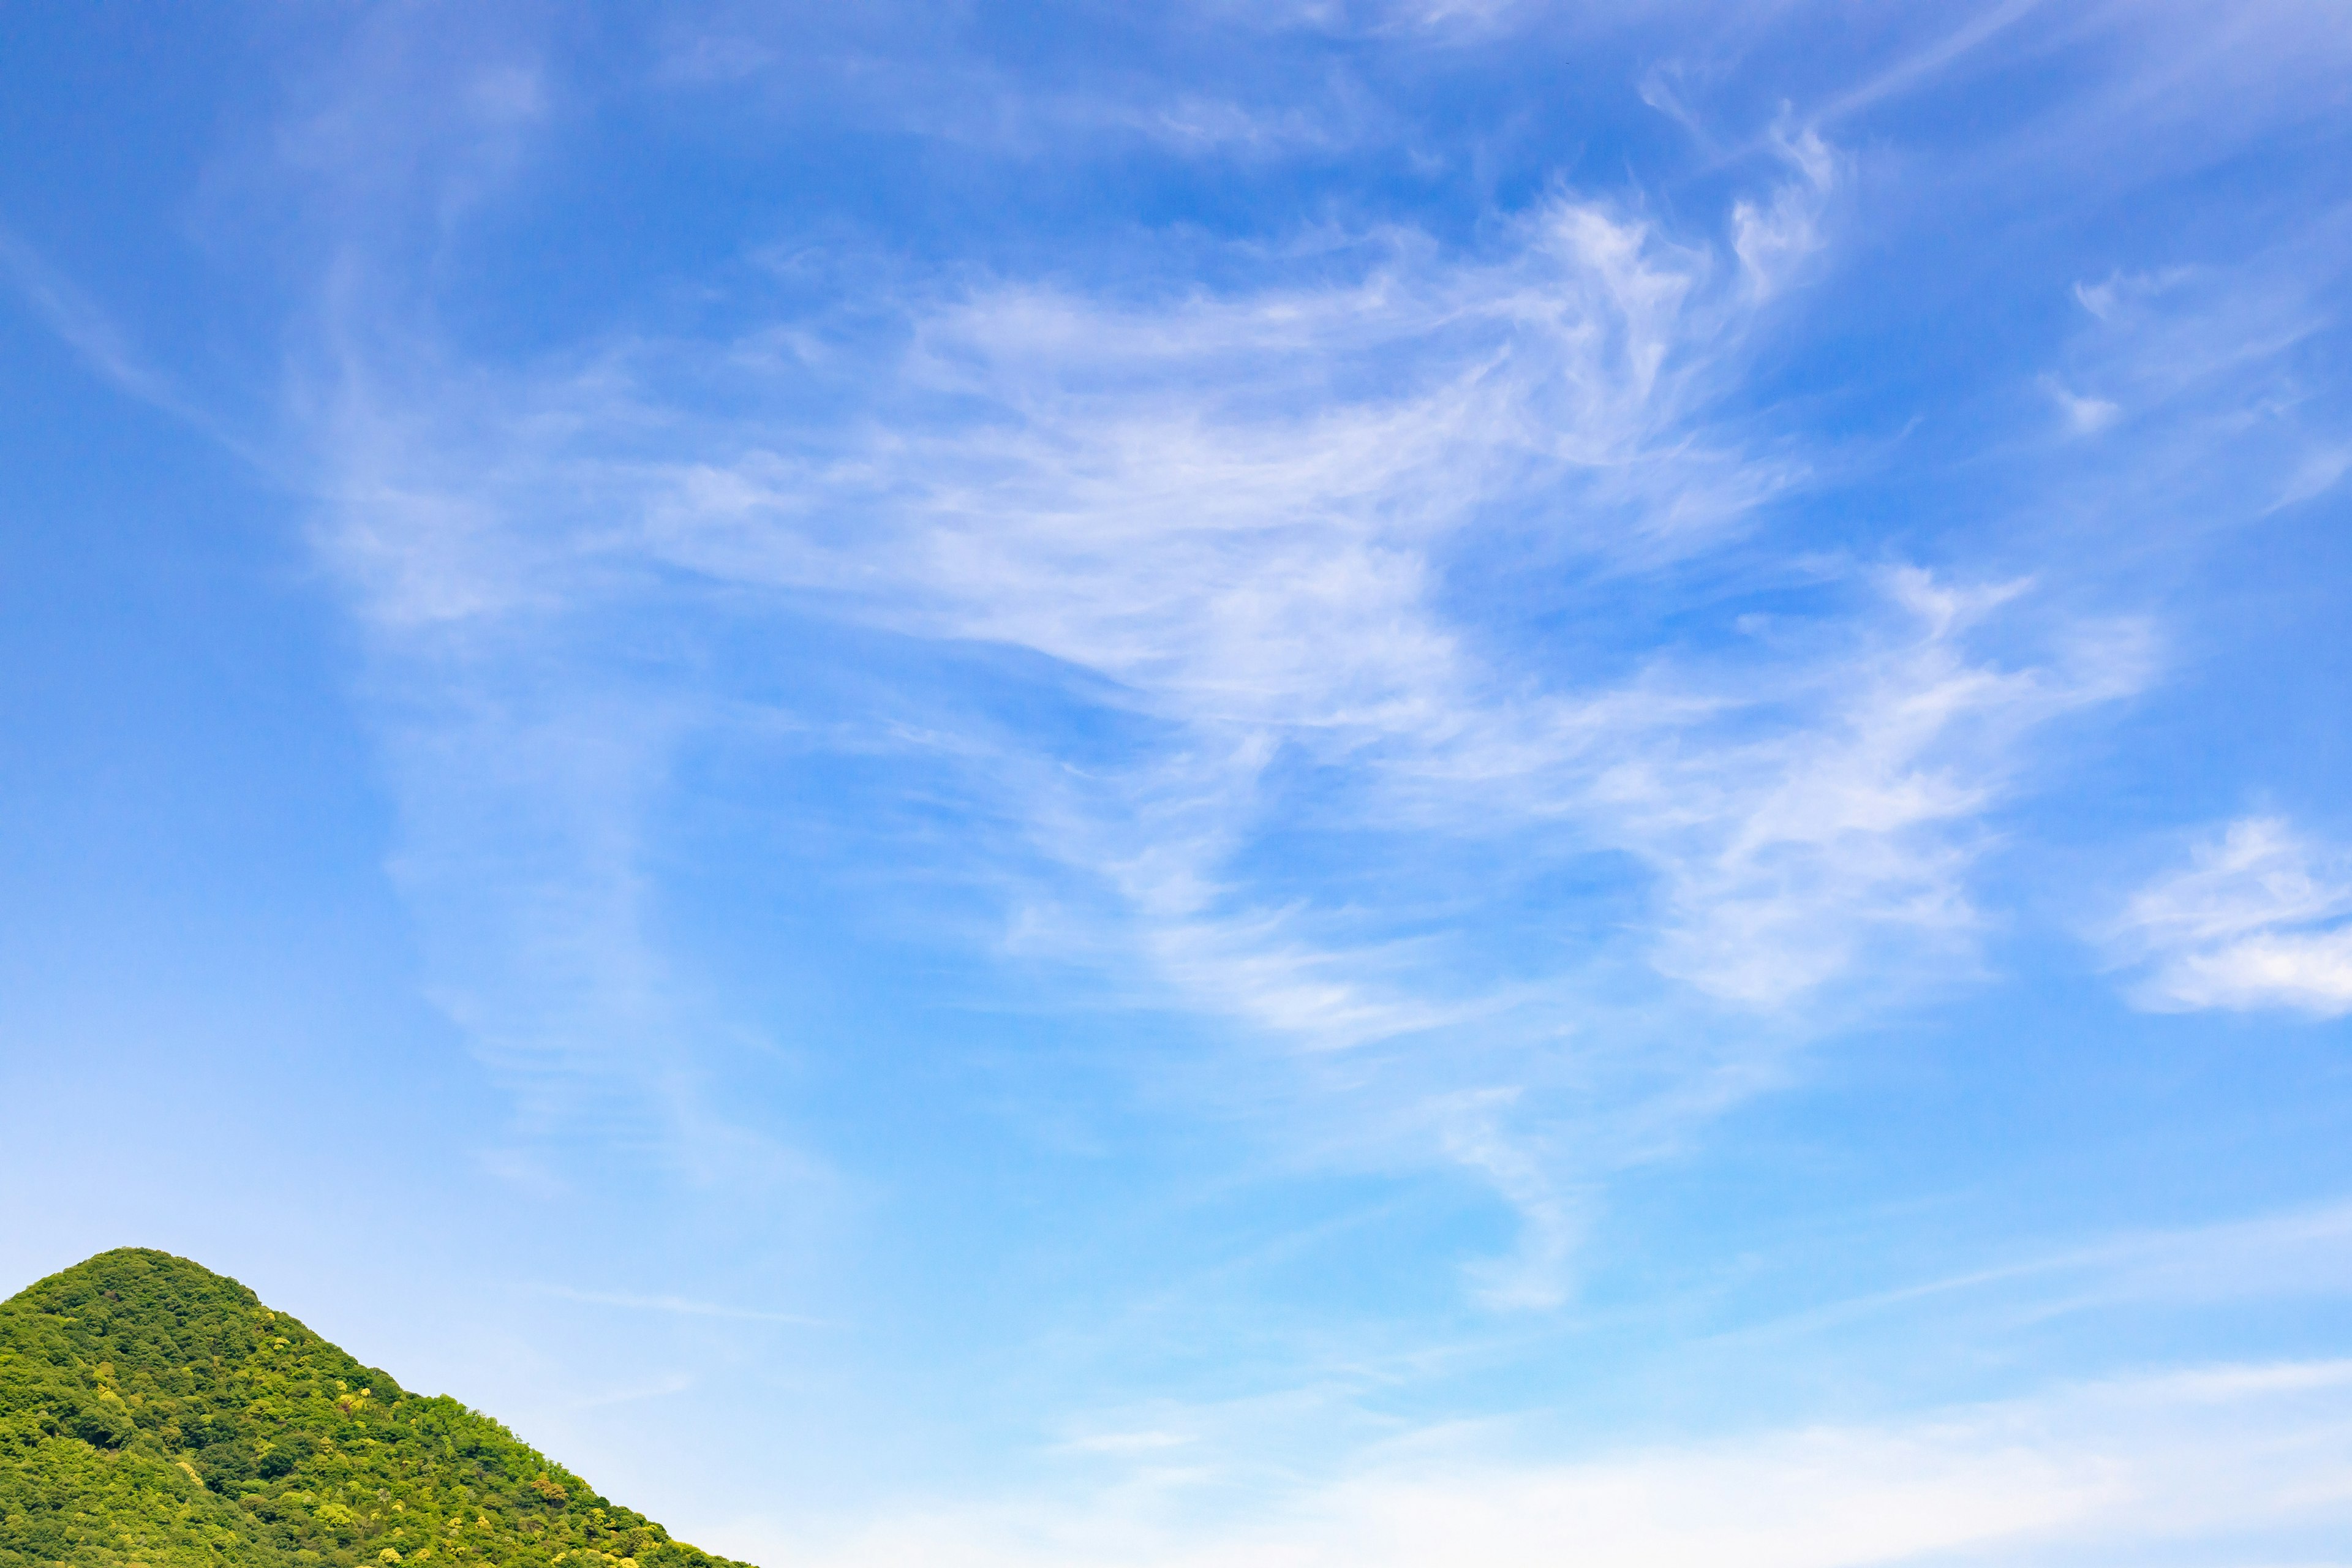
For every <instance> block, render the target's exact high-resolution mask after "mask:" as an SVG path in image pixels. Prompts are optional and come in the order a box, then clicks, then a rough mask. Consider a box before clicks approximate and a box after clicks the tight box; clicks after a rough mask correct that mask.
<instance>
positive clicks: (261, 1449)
mask: <svg viewBox="0 0 2352 1568" xmlns="http://www.w3.org/2000/svg"><path fill="white" fill-rule="evenodd" d="M52 1564H70V1565H72V1568H199V1565H202V1568H215V1565H217V1568H232V1565H233V1568H298V1565H300V1568H308V1565H311V1564H332V1565H334V1568H357V1565H359V1564H367V1565H369V1568H396V1565H401V1564H406V1565H408V1568H419V1565H429V1568H459V1565H463V1568H475V1565H478V1564H488V1565H491V1568H509V1565H511V1568H558V1565H561V1568H745V1565H744V1564H740V1563H727V1562H726V1561H725V1560H724V1559H720V1558H715V1557H711V1556H709V1555H706V1554H705V1553H703V1552H698V1551H697V1550H695V1549H694V1548H693V1547H691V1546H688V1545H686V1544H684V1543H683V1542H676V1541H672V1540H671V1539H670V1538H669V1534H668V1532H667V1531H665V1530H663V1529H662V1527H661V1526H660V1525H658V1524H656V1523H654V1522H653V1521H651V1520H649V1519H646V1517H645V1516H643V1515H642V1514H637V1513H633V1512H631V1511H630V1510H627V1509H625V1508H621V1507H618V1506H616V1505H614V1504H613V1503H611V1502H608V1501H606V1500H604V1498H602V1497H599V1496H597V1495H596V1493H595V1492H594V1491H593V1490H592V1489H590V1488H589V1486H588V1485H587V1483H586V1482H584V1481H583V1480H581V1479H580V1478H579V1477H577V1476H575V1475H573V1474H572V1472H570V1471H569V1470H566V1469H564V1468H562V1466H561V1465H557V1464H554V1463H552V1462H551V1461H550V1460H548V1459H547V1458H543V1457H542V1456H541V1455H540V1454H539V1453H537V1452H535V1451H534V1450H532V1449H531V1448H530V1447H527V1446H526V1445H524V1444H522V1443H520V1442H519V1441H517V1440H516V1438H515V1436H514V1435H513V1434H512V1433H510V1432H509V1431H508V1430H507V1429H506V1428H505V1427H504V1426H499V1424H498V1423H497V1422H496V1421H493V1420H491V1419H490V1418H489V1417H488V1416H487V1415H481V1414H479V1413H478V1412H476V1411H472V1410H468V1409H467V1408H466V1407H465V1406H464V1405H460V1404H458V1403H457V1401H456V1400H454V1399H449V1398H446V1397H445V1398H429V1399H428V1398H425V1397H422V1396H419V1395H417V1394H410V1393H408V1392H406V1391H405V1390H404V1389H403V1388H402V1387H401V1386H400V1384H398V1383H396V1382H394V1380H393V1378H392V1376H391V1374H390V1373H384V1372H380V1371H378V1370H376V1369H375V1368H373V1367H366V1366H362V1365H361V1364H360V1363H358V1362H356V1361H354V1360H353V1359H352V1357H351V1356H349V1355H347V1354H345V1353H344V1352H342V1351H341V1350H339V1349H337V1348H336V1347H335V1346H333V1345H331V1344H329V1343H328V1342H326V1341H325V1340H323V1339H320V1337H319V1336H318V1335H317V1334H315V1333H312V1332H311V1331H310V1330H309V1329H306V1328H304V1327H303V1326H302V1325H301V1324H300V1323H299V1322H297V1321H295V1320H294V1319H292V1318H289V1317H288V1316H287V1315H286V1314H285V1313H283V1312H276V1311H272V1310H270V1309H268V1307H265V1306H263V1305H262V1304H261V1301H260V1300H259V1299H258V1298H257V1297H256V1296H255V1295H254V1293H253V1292H252V1291H250V1290H248V1289H246V1288H245V1287H244V1286H242V1285H240V1284H238V1283H237V1282H236V1280H234V1279H225V1278H223V1277H222V1276H220V1275H218V1274H215V1273H213V1272H212V1271H211V1270H209V1269H207V1268H200V1267H198V1266H197V1265H195V1264H194V1263H191V1262H189V1261H188V1260H187V1259H185V1258H173V1257H172V1256H171V1255H170V1254H168V1253H163V1252H151V1251H147V1250H144V1249H142V1248H136V1247H125V1248H123V1249H121V1250H120V1251H115V1252H104V1253H100V1255H99V1256H97V1257H96V1258H91V1259H89V1261H88V1262H86V1263H82V1264H79V1265H77V1266H76V1267H74V1268H68V1269H67V1270H66V1271H65V1272H63V1273H61V1274H53V1275H51V1276H50V1277H49V1278H47V1279H43V1280H41V1281H40V1282H39V1283H37V1284H36V1285H33V1286H30V1287H28V1288H27V1289H25V1290H23V1291H22V1292H20V1293H18V1294H17V1295H16V1296H14V1297H11V1298H10V1299H9V1300H7V1301H5V1302H0V1568H49V1565H52Z"/></svg>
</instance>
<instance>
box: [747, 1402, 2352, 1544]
mask: <svg viewBox="0 0 2352 1568" xmlns="http://www.w3.org/2000/svg"><path fill="white" fill-rule="evenodd" d="M1502 1447H1503V1445H1502V1444H1501V1443H1498V1442H1497V1441H1496V1435H1495V1434H1493V1433H1491V1432H1482V1431H1480V1430H1479V1429H1476V1428H1456V1429H1435V1430H1430V1431H1424V1432H1421V1433H1417V1434H1415V1435H1413V1436H1408V1437H1404V1438H1400V1439H1397V1440H1395V1441H1393V1442H1391V1443H1389V1444H1387V1445H1383V1446H1382V1447H1380V1448H1379V1449H1377V1450H1375V1451H1373V1452H1371V1453H1370V1454H1367V1455H1364V1456H1361V1457H1360V1458H1358V1459H1356V1460H1355V1461H1353V1462H1351V1463H1350V1464H1349V1465H1347V1466H1345V1467H1344V1468H1342V1469H1341V1470H1340V1471H1339V1473H1336V1474H1334V1475H1331V1476H1329V1477H1328V1478H1326V1479H1323V1480H1322V1481H1320V1482H1319V1483H1315V1484H1309V1485H1305V1486H1300V1485H1297V1484H1289V1485H1285V1486H1283V1487H1281V1488H1279V1489H1277V1490H1276V1495H1277V1496H1278V1497H1279V1499H1280V1500H1279V1501H1272V1502H1259V1501H1255V1496H1256V1495H1257V1494H1256V1491H1255V1489H1254V1488H1252V1487H1250V1486H1249V1485H1248V1484H1247V1483H1246V1481H1244V1480H1242V1479H1240V1478H1237V1477H1235V1476H1234V1475H1232V1474H1231V1473H1229V1472H1227V1473H1220V1471H1219V1470H1218V1469H1216V1468H1214V1466H1213V1463H1212V1462H1204V1463H1203V1464H1202V1465H1200V1466H1195V1467H1193V1468H1188V1469H1185V1470H1182V1471H1177V1472H1167V1471H1155V1470H1151V1469H1143V1470H1139V1472H1138V1474H1137V1475H1136V1477H1135V1478H1134V1479H1131V1480H1130V1481H1129V1483H1128V1484H1127V1485H1126V1486H1124V1487H1120V1488H1115V1489H1110V1490H1108V1491H1106V1492H1102V1493H1098V1494H1096V1495H1094V1496H1092V1497H1091V1498H1088V1497H1084V1496H1080V1497H1065V1498H1061V1499H1057V1500H1053V1501H1050V1502H1048V1501H1042V1500H1041V1501H1038V1502H1034V1503H1028V1504H1018V1503H998V1504H994V1505H990V1506H976V1507H970V1508H958V1507H935V1508H929V1509H926V1508H923V1507H921V1506H919V1505H916V1504H913V1503H911V1502H902V1503H901V1504H899V1505H898V1506H897V1507H894V1508H892V1509H890V1510H887V1516H888V1517H887V1521H885V1522H881V1523H878V1524H873V1525H870V1526H868V1527H866V1528H864V1529H861V1530H859V1531H856V1532H855V1533H854V1534H851V1535H848V1536H845V1537H841V1538H835V1539H833V1540H830V1541H827V1540H824V1539H821V1538H815V1537H814V1532H811V1531H807V1530H806V1529H805V1527H803V1528H800V1529H795V1528H793V1527H791V1526H783V1525H778V1524H773V1523H766V1522H762V1521H743V1522H741V1523H739V1524H738V1525H736V1526H734V1527H732V1528H721V1529H719V1530H717V1531H703V1532H702V1533H703V1537H704V1538H705V1539H706V1540H707V1542H708V1543H709V1544H710V1545H712V1546H713V1547H715V1548H718V1549H721V1550H725V1551H728V1552H732V1553H736V1554H740V1555H746V1556H751V1557H753V1558H756V1559H759V1560H762V1561H766V1562H772V1563H793V1564H796V1565H800V1568H896V1565H898V1564H913V1563H925V1564H936V1565H939V1568H994V1565H997V1564H1005V1565H1010V1564H1013V1563H1024V1564H1038V1565H1043V1568H1077V1565H1079V1564H1086V1565H1089V1568H1091V1565H1096V1564H1107V1563H1123V1564H1129V1565H1133V1568H1205V1565H1206V1564H1210V1563H1216V1564H1220V1565H1231V1568H1316V1565H1319V1564H1324V1563H1347V1564H1350V1565H1351V1568H1435V1565H1437V1564H1450V1563H1486V1564H1493V1565H1494V1568H1517V1565H1518V1564H1528V1565H1529V1568H1533V1565H1535V1564H1551V1563H1560V1562H1572V1563H1579V1564H1585V1565H1589V1568H1685V1565H1687V1568H1702V1565H1704V1568H1715V1565H1717V1564H1722V1563H1740V1564H1743V1565H1754V1568H1865V1565H1869V1564H1891V1563H1912V1562H1918V1561H1924V1560H1929V1559H1932V1560H1933V1561H1935V1562H1937V1563H1951V1564H1955V1565H1960V1564H1977V1563H1983V1564H1992V1563H2000V1564H2003V1565H2011V1564H2051V1565H2055V1564H2060V1563H2064V1564H2068V1565H2070V1568H2072V1565H2082V1564H2116V1565H2120V1564H2123V1563H2137V1562H2143V1561H2147V1559H2148V1557H2149V1556H2150V1555H2151V1554H2154V1553H2161V1554H2162V1560H2163V1561H2166V1562H2168V1563H2182V1564H2207V1565H2211V1568H2222V1565H2224V1564H2234V1563H2245V1562H2248V1561H2257V1560H2259V1561H2276V1560H2282V1559H2275V1558H2259V1557H2254V1556H2252V1555H2250V1554H2251V1553H2259V1552H2264V1551H2271V1552H2280V1553H2282V1554H2283V1560H2286V1561H2300V1562H2309V1563H2325V1562H2330V1561H2340V1559H2337V1558H2334V1557H2331V1556H2330V1555H2328V1553H2330V1552H2334V1551H2335V1550H2336V1546H2335V1543H2336V1542H2341V1541H2342V1540H2343V1539H2344V1531H2346V1530H2347V1528H2352V1482H2347V1480H2346V1479H2345V1478H2346V1476H2347V1474H2352V1363H2342V1362H2313V1363H2280V1364H2272V1365H2260V1366H2222V1367H2215V1368H2210V1369H2206V1370H2200V1371H2195V1372H2187V1373H2171V1374H2165V1375H2155V1376H2145V1377H2139V1378H2133V1379H2125V1380H2119V1381H2116V1382H2112V1383H2105V1384H2090V1385H2086V1386H2079V1387H2074V1388H2067V1389H2059V1390H2054V1391H2052V1392H2049V1393H2046V1394H2040V1395H2037V1396H2032V1397H2028V1398H2023V1399H2019V1400H2015V1401H2012V1402H2009V1403H2004V1404H1996V1405H1979V1406H1973V1407H1964V1408H1958V1409H1950V1410H1944V1411H1938V1412H1933V1413H1930V1414H1927V1415H1921V1416H1918V1417H1916V1418H1913V1419H1910V1420H1907V1421H1900V1422H1891V1423H1885V1424H1878V1425H1849V1426H1812V1427H1808V1428H1803V1429H1797V1430H1785V1431H1777V1432H1763V1433H1759V1434H1757V1435H1754V1436H1743V1437H1731V1438H1724V1439H1719V1440H1716V1441H1710V1442H1702V1443H1693V1444H1689V1445H1685V1446H1679V1447H1676V1446H1662V1447H1651V1448H1644V1449H1637V1450H1633V1451H1618V1452H1613V1453H1612V1452H1603V1453H1600V1454H1596V1455H1593V1456H1591V1457H1589V1458H1582V1459H1577V1460H1570V1461H1565V1462H1551V1463H1546V1462H1541V1461H1535V1460H1528V1459H1525V1458H1518V1459H1514V1458H1508V1457H1507V1456H1506V1455H1505V1454H1504V1453H1503V1452H1500V1451H1498V1450H1500V1449H1501V1448H1502ZM1219 1483H1223V1488H1222V1489H1221V1488H1220V1485H1219ZM1212 1497H1215V1498H1220V1499H1221V1500H1220V1501H1218V1502H1214V1503H1213V1502H1211V1501H1209V1499H1210V1498H1212ZM1235 1497H1239V1498H1244V1499H1252V1500H1248V1501H1242V1502H1234V1500H1233V1499H1234V1498H1235Z"/></svg>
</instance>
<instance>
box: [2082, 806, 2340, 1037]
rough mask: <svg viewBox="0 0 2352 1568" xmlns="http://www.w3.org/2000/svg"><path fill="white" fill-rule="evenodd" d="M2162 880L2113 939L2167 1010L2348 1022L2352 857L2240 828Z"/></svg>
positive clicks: (2141, 988)
mask: <svg viewBox="0 0 2352 1568" xmlns="http://www.w3.org/2000/svg"><path fill="white" fill-rule="evenodd" d="M2189 859H2190V863H2189V868H2188V869H2186V870H2181V871H2176V872H2173V873H2171V874H2169V875H2167V876H2163V877H2159V878H2158V879H2156V880H2154V881H2152V882H2150V883H2149V884H2148V885H2147V887H2146V888H2144V889H2141V890H2140V891H2139V892H2138V893H2137V894H2136V895H2135V896H2134V897H2133V898H2132V899H2131V900H2130V902H2129V903H2128V904H2126V906H2125V909H2124V910H2123V913H2122V915H2121V917H2120V918H2119V919H2118V921H2116V926H2115V928H2114V930H2113V931H2112V933H2111V935H2112V938H2113V940H2114V941H2115V942H2116V944H2117V946H2118V949H2119V951H2120V952H2122V953H2123V954H2124V956H2126V958H2127V959H2128V960H2130V961H2132V962H2135V963H2140V964H2142V965H2144V966H2145V969H2146V973H2144V975H2143V977H2142V978H2141V980H2140V982H2139V983H2138V984H2137V987H2136V988H2135V991H2134V997H2135V1000H2137V1002H2138V1003H2139V1004H2140V1005H2142V1006H2146V1007H2151V1008H2157V1009H2161V1010H2165V1011H2195V1010H2200V1009H2206V1008H2228V1009H2233V1010H2238V1011H2245V1010H2250V1009H2254V1008H2265V1007H2280V1008H2289V1009H2293V1010H2296V1011H2300V1012H2305V1013H2311V1014H2315V1015H2317V1016H2323V1017H2335V1016H2341V1015H2343V1014H2345V1013H2347V1012H2352V924H2347V923H2345V917H2346V916H2347V915H2352V858H2347V856H2346V854H2345V853H2344V852H2343V851H2342V850H2340V849H2336V848H2333V847H2326V846H2323V845H2319V844H2316V843H2314V842H2313V841H2311V840H2310V839H2308V838H2306V837H2304V836H2302V835H2300V834H2298V833H2296V832H2295V830H2294V827H2293V826H2291V825H2290V824H2288V823H2287V822H2285V821H2284V820H2283V819H2280V818H2277V817H2245V818H2242V819H2240V820H2239V821H2236V822H2233V823H2231V824H2230V825H2229V826H2228V827H2227V828H2226V829H2224V830H2223V832H2222V833H2221V837H2219V838H2218V839H2216V840H2212V841H2209V842H2207V843H2205V844H2201V845H2199V846H2197V847H2195V848H2194V849H2192V850H2191V852H2190V858H2189Z"/></svg>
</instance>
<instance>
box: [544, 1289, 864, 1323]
mask: <svg viewBox="0 0 2352 1568" xmlns="http://www.w3.org/2000/svg"><path fill="white" fill-rule="evenodd" d="M537 1289H538V1291H539V1293H540V1294H541V1295H543V1296H554V1297H558V1298H560V1299H561V1300H566V1301H579V1302H583V1303H584V1304H586V1305H589V1306H593V1307H622V1308H625V1309H627V1310H631V1311H637V1312H665V1313H667V1314H669V1315H671V1316H673V1317H681V1318H731V1319H737V1320H740V1321H745V1322H757V1323H789V1324H792V1325H793V1326H795V1327H798V1328H804V1329H830V1328H837V1327H839V1326H840V1325H838V1324H836V1323H833V1322H830V1321H826V1320H824V1319H823V1318H810V1317H803V1316H802V1315H800V1314H799V1313H795V1312H771V1311H766V1310H761V1309H759V1308H756V1307H730V1306H727V1305H724V1304H722V1303H719V1302H716V1301H696V1300H689V1299H688V1298H687V1297H684V1296H640V1295H633V1294H630V1293H628V1292H626V1291H616V1290H580V1289H573V1288H572V1287H571V1286H568V1285H541V1286H539V1287H537Z"/></svg>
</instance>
